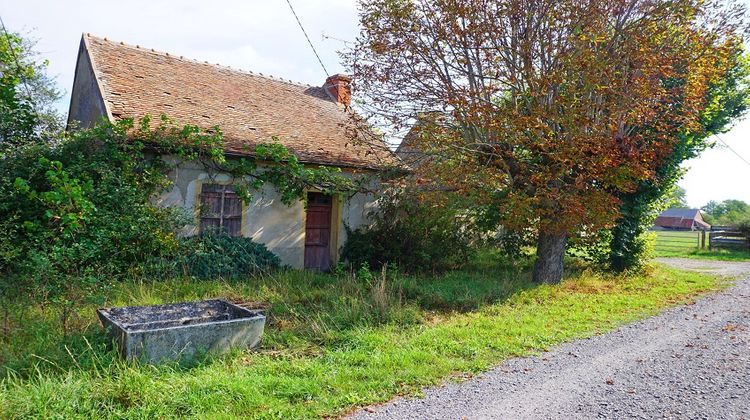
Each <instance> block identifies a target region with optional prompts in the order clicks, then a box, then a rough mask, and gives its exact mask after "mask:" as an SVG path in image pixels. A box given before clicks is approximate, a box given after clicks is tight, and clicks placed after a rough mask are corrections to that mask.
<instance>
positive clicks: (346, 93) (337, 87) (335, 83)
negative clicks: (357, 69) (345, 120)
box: [323, 74, 352, 109]
mask: <svg viewBox="0 0 750 420" xmlns="http://www.w3.org/2000/svg"><path fill="white" fill-rule="evenodd" d="M351 82H352V78H351V77H349V76H347V75H345V74H334V75H333V76H329V77H328V78H327V79H326V84H324V85H323V89H325V90H326V92H327V93H328V96H330V97H331V99H333V100H334V102H336V103H338V104H341V105H343V106H344V109H349V105H351V101H352V90H351V86H350V84H351Z"/></svg>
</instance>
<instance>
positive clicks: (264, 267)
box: [149, 234, 281, 279]
mask: <svg viewBox="0 0 750 420" xmlns="http://www.w3.org/2000/svg"><path fill="white" fill-rule="evenodd" d="M280 266H281V260H280V259H279V257H277V256H276V255H275V254H273V253H272V252H271V251H269V250H268V249H267V248H266V247H265V245H263V244H259V243H257V242H253V240H252V239H251V238H243V237H232V236H228V235H223V234H205V235H202V236H192V237H189V238H183V239H180V245H179V251H178V252H176V253H175V255H173V256H171V257H166V258H162V259H160V260H159V261H157V263H156V264H154V265H152V266H151V267H149V270H150V271H154V270H161V272H160V273H153V274H155V275H158V274H161V275H164V274H165V273H164V270H166V271H167V273H166V274H169V275H171V276H179V275H187V276H191V277H195V278H201V279H211V278H216V277H223V278H242V277H247V276H250V275H253V274H259V273H266V272H269V271H272V270H275V269H278V268H279V267H280Z"/></svg>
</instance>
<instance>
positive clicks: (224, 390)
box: [0, 253, 722, 418]
mask: <svg viewBox="0 0 750 420" xmlns="http://www.w3.org/2000/svg"><path fill="white" fill-rule="evenodd" d="M569 271H570V274H569V275H568V277H567V278H566V280H565V281H564V282H563V283H562V284H560V285H557V286H535V285H533V284H531V283H530V281H529V277H530V276H529V272H528V263H522V264H512V263H508V262H501V260H500V259H499V257H498V256H497V255H494V254H491V253H485V254H483V255H482V257H481V258H479V259H478V260H477V261H475V262H474V263H472V265H471V266H470V267H468V268H467V269H465V270H462V271H457V272H451V273H446V274H443V275H437V276H405V275H402V274H399V273H397V272H382V273H370V272H368V271H366V270H360V271H359V272H356V273H340V274H338V275H323V274H311V273H303V272H293V271H292V272H283V273H279V274H274V275H271V276H264V277H259V278H251V279H247V280H246V281H233V282H227V281H220V280H217V281H195V280H191V279H176V280H164V281H156V280H148V279H145V280H144V279H141V280H133V281H131V282H125V283H121V284H117V285H115V286H114V287H113V288H112V289H111V290H110V291H109V292H108V293H107V298H106V301H104V302H91V303H82V304H80V305H78V306H77V307H76V308H74V311H73V313H74V316H72V318H71V321H70V322H69V330H68V332H67V334H65V335H64V336H63V334H62V332H61V331H60V319H59V314H60V311H59V308H55V307H50V306H41V305H36V304H30V303H29V302H14V303H12V304H11V305H10V307H8V308H7V309H8V311H7V312H6V318H5V320H4V321H3V322H4V325H5V327H6V331H10V333H9V334H8V333H6V334H5V335H4V336H2V338H0V366H2V367H0V378H2V379H0V381H1V382H0V418H15V417H24V418H48V417H65V418H68V417H75V418H82V417H91V418H100V417H117V418H154V417H157V418H158V417H162V418H163V417H175V416H180V417H203V418H216V417H219V418H227V417H228V418H233V417H253V418H278V417H284V418H288V417H295V418H299V417H302V418H305V417H327V416H337V415H341V414H344V413H347V412H349V411H351V410H353V409H355V408H357V407H361V406H364V405H367V404H372V403H377V402H381V401H386V400H389V399H391V398H392V397H394V396H396V395H402V394H414V393H416V392H418V391H419V389H420V388H421V387H423V386H425V385H430V384H435V383H439V382H441V381H444V380H447V379H449V378H455V377H460V376H462V375H471V374H474V373H477V372H480V371H482V370H484V369H487V368H488V367H490V366H492V365H494V364H497V363H498V362H500V361H502V360H503V359H506V358H508V357H513V356H519V355H527V354H531V353H534V352H538V351H541V350H544V349H546V348H548V347H549V346H552V345H554V344H557V343H560V342H564V341H568V340H572V339H575V338H579V337H585V336H589V335H592V334H596V333H599V332H602V331H606V330H609V329H612V328H614V327H616V326H617V325H620V324H622V323H624V322H628V321H632V320H635V319H638V318H643V317H646V316H648V315H651V314H654V313H655V312H657V311H659V310H660V309H662V308H664V307H666V306H670V305H674V304H678V303H681V302H685V301H687V300H689V299H691V298H693V297H694V296H695V295H697V294H700V293H705V292H708V291H711V290H715V289H717V288H719V287H721V286H722V283H721V282H720V281H719V280H717V279H716V278H714V277H711V276H707V275H701V274H695V273H685V272H680V271H675V270H671V269H667V268H663V267H654V268H652V269H651V270H650V271H649V272H648V273H647V274H644V275H638V276H630V277H611V276H602V275H599V274H595V273H594V272H592V271H589V270H587V269H586V268H585V267H582V266H578V267H575V266H572V267H571V268H570V270H569ZM210 297H224V298H228V299H233V300H243V301H250V300H254V301H263V302H268V303H269V304H270V307H271V315H270V321H269V324H268V325H267V331H266V335H265V337H264V342H263V345H262V347H261V348H260V349H259V350H257V351H252V352H250V351H236V352H235V353H233V354H230V355H227V356H224V357H220V358H214V359H210V358H206V359H203V360H196V361H193V362H192V363H186V364H183V365H177V364H172V365H166V366H159V367H153V366H142V365H138V364H128V363H124V362H122V361H120V360H118V358H117V356H116V355H115V354H114V353H113V352H112V351H109V350H108V348H109V343H108V341H107V339H106V337H104V336H103V334H102V333H101V330H100V327H99V326H98V325H97V322H96V319H95V316H94V309H95V308H96V307H97V306H99V305H134V304H154V303H162V302H173V301H184V300H193V299H203V298H210Z"/></svg>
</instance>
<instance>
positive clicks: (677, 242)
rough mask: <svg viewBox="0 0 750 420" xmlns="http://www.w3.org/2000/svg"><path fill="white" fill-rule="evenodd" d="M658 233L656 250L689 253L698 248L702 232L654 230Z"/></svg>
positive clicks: (658, 251)
mask: <svg viewBox="0 0 750 420" xmlns="http://www.w3.org/2000/svg"><path fill="white" fill-rule="evenodd" d="M654 233H655V234H656V244H655V245H656V252H657V253H659V254H661V253H680V252H682V253H687V252H690V251H694V250H696V249H698V246H699V243H700V242H699V238H700V235H701V233H700V232H697V231H692V232H691V231H671V230H666V231H664V230H659V231H654Z"/></svg>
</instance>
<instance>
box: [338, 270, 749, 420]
mask: <svg viewBox="0 0 750 420" xmlns="http://www.w3.org/2000/svg"><path fill="white" fill-rule="evenodd" d="M660 262H663V263H666V264H669V265H672V266H675V267H678V268H683V269H691V270H697V271H706V272H714V273H718V274H722V275H728V276H733V277H737V278H738V279H739V280H738V281H737V282H736V284H735V285H734V286H732V287H731V288H729V289H727V290H726V291H724V292H721V293H718V294H715V295H711V296H708V297H705V298H703V299H701V300H699V301H697V302H696V303H694V304H691V305H686V306H681V307H677V308H672V309H670V310H667V311H666V312H664V313H663V314H661V315H659V316H656V317H653V318H650V319H647V320H644V321H641V322H637V323H634V324H631V325H628V326H625V327H622V328H620V329H618V330H616V331H614V332H611V333H608V334H605V335H600V336H596V337H593V338H590V339H585V340H579V341H576V342H572V343H568V344H564V345H561V346H558V347H555V348H553V349H552V350H551V351H549V352H546V353H543V354H541V355H539V356H538V357H528V358H517V359H511V360H508V361H506V362H505V363H503V364H501V365H500V366H498V367H496V368H494V369H492V370H491V371H489V372H486V373H485V374H483V375H481V376H479V377H476V378H474V379H471V380H468V381H465V382H462V383H450V384H446V385H444V386H442V387H438V388H431V389H426V390H425V395H424V398H420V399H396V400H394V401H392V402H390V403H388V404H385V405H382V406H375V407H372V408H368V410H362V411H359V412H357V413H354V415H353V418H383V419H405V418H409V419H413V418H420V419H423V418H424V419H461V418H468V419H477V418H512V419H522V418H565V419H567V418H705V419H709V418H710V419H716V418H731V419H735V418H739V419H742V418H745V419H750V331H749V329H750V262H719V261H704V260H691V259H675V258H670V259H661V260H660ZM370 411H372V412H370Z"/></svg>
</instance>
